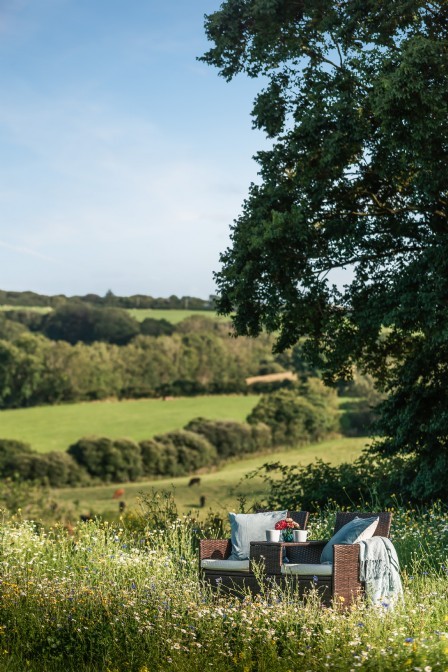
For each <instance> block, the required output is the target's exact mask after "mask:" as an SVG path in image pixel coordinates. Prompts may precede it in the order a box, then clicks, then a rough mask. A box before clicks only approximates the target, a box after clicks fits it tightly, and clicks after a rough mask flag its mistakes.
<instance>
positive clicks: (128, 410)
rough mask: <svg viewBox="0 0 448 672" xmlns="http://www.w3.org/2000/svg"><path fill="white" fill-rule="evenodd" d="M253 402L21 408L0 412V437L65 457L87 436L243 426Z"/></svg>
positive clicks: (213, 399)
mask: <svg viewBox="0 0 448 672" xmlns="http://www.w3.org/2000/svg"><path fill="white" fill-rule="evenodd" d="M258 399H259V396H257V395H248V396H237V395H220V396H204V397H176V398H173V399H168V400H166V401H163V400H162V399H127V400H124V401H116V400H111V401H96V402H84V403H79V404H64V405H61V406H37V407H34V408H20V409H14V410H7V411H0V437H1V438H4V439H17V440H20V441H25V442H27V443H29V444H30V445H31V447H32V448H33V450H36V451H38V452H40V453H46V452H49V451H52V450H62V451H65V450H67V448H68V447H69V445H70V444H71V443H73V442H74V441H76V440H77V439H79V438H81V437H82V436H88V435H100V436H108V437H110V438H119V437H129V438H131V439H135V440H138V441H140V440H142V439H149V438H151V437H152V436H154V435H156V434H163V433H165V432H170V431H172V430H174V429H181V428H182V427H183V426H184V425H185V424H186V423H187V422H189V420H191V419H192V418H196V417H198V416H203V417H206V418H210V419H211V420H236V421H238V422H242V421H244V420H245V418H246V417H247V415H248V414H249V413H250V411H251V410H252V408H253V407H254V406H255V404H256V403H257V401H258Z"/></svg>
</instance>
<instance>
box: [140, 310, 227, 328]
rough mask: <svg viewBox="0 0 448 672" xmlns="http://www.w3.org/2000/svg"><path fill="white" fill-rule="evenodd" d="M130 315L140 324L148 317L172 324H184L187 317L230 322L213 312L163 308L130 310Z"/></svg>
mask: <svg viewBox="0 0 448 672" xmlns="http://www.w3.org/2000/svg"><path fill="white" fill-rule="evenodd" d="M127 311H128V313H129V314H130V315H132V317H133V318H135V319H136V320H138V322H143V320H146V318H147V317H152V318H153V319H154V320H167V322H171V324H177V323H178V322H182V320H185V318H187V317H191V316H192V315H200V316H201V317H208V319H209V320H220V321H222V322H229V318H228V317H224V316H223V315H217V314H216V313H214V312H213V311H211V310H176V309H163V308H128V309H127Z"/></svg>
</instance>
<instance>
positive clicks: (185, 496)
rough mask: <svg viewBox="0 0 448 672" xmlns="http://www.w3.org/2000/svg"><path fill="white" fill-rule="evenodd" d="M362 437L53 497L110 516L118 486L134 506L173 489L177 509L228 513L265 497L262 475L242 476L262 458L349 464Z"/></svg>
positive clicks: (113, 513)
mask: <svg viewBox="0 0 448 672" xmlns="http://www.w3.org/2000/svg"><path fill="white" fill-rule="evenodd" d="M366 443H367V440H366V439H365V438H347V437H344V438H335V439H332V440H328V441H323V442H321V443H316V444H312V445H309V446H301V447H296V448H289V449H282V450H279V451H278V452H274V453H269V454H264V455H256V456H250V457H244V458H243V459H240V460H235V461H234V462H228V463H227V464H225V465H224V466H222V467H221V468H220V469H219V471H213V472H210V473H203V474H200V478H201V483H200V485H195V486H192V487H190V486H189V485H188V484H189V482H190V478H191V477H190V476H181V477H177V478H173V477H171V478H164V479H158V480H152V481H144V482H138V483H122V484H117V483H112V484H109V485H97V486H93V487H82V488H63V489H60V490H55V491H54V499H55V501H57V502H59V503H60V504H62V505H63V506H65V507H68V508H69V509H70V508H71V509H74V511H76V512H77V513H78V514H80V513H82V514H86V513H94V514H97V515H101V516H106V517H108V518H110V517H111V516H112V517H113V516H116V514H117V511H118V508H117V502H116V501H115V500H113V499H112V496H113V493H114V492H115V490H116V489H117V488H124V490H125V495H124V496H123V497H121V499H122V500H124V501H125V502H126V505H127V506H128V507H131V508H132V507H134V506H135V504H136V502H137V499H138V497H139V496H140V495H141V493H149V492H151V491H152V490H153V489H156V490H170V489H174V497H175V500H176V505H177V507H178V509H179V511H180V512H181V513H182V514H184V513H188V512H189V511H194V512H195V515H196V516H198V517H199V518H204V517H205V516H207V515H208V513H209V512H210V510H213V511H215V512H216V513H219V514H220V515H225V514H226V512H227V511H229V510H234V509H236V508H237V507H238V502H239V499H240V498H241V497H246V498H248V499H251V500H252V501H254V500H258V501H260V500H262V499H263V498H264V497H265V496H266V485H265V483H264V481H263V480H262V479H261V478H253V479H249V480H248V479H246V478H245V476H246V474H248V473H250V472H252V471H254V470H255V469H257V468H258V467H261V466H262V465H263V464H265V463H266V462H277V461H279V462H281V463H282V464H284V465H294V464H299V463H300V464H309V463H311V462H314V461H315V460H316V459H319V458H320V459H323V460H325V461H327V462H331V463H332V464H340V463H341V462H352V461H353V460H354V459H356V458H357V457H358V456H359V455H360V453H361V451H362V449H363V448H364V446H365V445H366ZM200 496H204V497H205V502H206V506H205V508H201V509H200V508H199V497H200Z"/></svg>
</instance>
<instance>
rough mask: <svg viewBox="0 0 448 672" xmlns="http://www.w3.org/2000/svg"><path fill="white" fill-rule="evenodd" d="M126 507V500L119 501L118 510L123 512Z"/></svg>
mask: <svg viewBox="0 0 448 672" xmlns="http://www.w3.org/2000/svg"><path fill="white" fill-rule="evenodd" d="M125 508H126V502H123V501H121V502H118V510H119V512H120V513H123V511H124V510H125Z"/></svg>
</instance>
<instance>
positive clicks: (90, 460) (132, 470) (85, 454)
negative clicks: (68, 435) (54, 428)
mask: <svg viewBox="0 0 448 672" xmlns="http://www.w3.org/2000/svg"><path fill="white" fill-rule="evenodd" d="M67 453H68V455H70V456H72V457H73V459H74V460H75V461H76V462H77V463H78V464H79V465H80V466H81V467H83V468H84V469H85V470H86V471H87V472H88V474H90V476H92V477H93V478H98V479H100V480H102V481H105V482H120V481H135V480H136V479H137V478H139V477H140V476H141V475H142V472H143V467H142V458H141V453H140V448H139V446H138V444H136V443H134V441H131V440H130V439H108V438H106V437H97V436H89V437H85V438H82V439H79V441H77V442H76V443H73V444H72V445H71V446H70V447H69V448H68V450H67Z"/></svg>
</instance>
